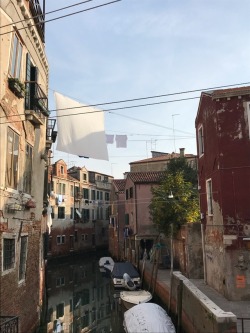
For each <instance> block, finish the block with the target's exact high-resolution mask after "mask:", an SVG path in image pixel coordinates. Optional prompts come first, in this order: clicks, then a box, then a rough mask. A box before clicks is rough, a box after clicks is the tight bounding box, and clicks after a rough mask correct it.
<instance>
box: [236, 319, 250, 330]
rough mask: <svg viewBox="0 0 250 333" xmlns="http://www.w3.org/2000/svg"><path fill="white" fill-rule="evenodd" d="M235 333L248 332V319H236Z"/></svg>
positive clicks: (249, 324) (249, 325)
mask: <svg viewBox="0 0 250 333" xmlns="http://www.w3.org/2000/svg"><path fill="white" fill-rule="evenodd" d="M237 332H238V333H248V332H250V318H249V317H248V318H246V317H245V318H243V317H242V318H240V317H239V318H237Z"/></svg>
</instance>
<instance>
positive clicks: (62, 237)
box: [56, 235, 65, 245]
mask: <svg viewBox="0 0 250 333" xmlns="http://www.w3.org/2000/svg"><path fill="white" fill-rule="evenodd" d="M56 242H57V245H60V244H65V235H59V236H56Z"/></svg>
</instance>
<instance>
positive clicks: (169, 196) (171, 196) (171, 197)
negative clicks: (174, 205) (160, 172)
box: [168, 191, 174, 199]
mask: <svg viewBox="0 0 250 333" xmlns="http://www.w3.org/2000/svg"><path fill="white" fill-rule="evenodd" d="M173 197H174V196H173V193H172V191H171V192H170V194H169V195H168V198H169V199H173Z"/></svg>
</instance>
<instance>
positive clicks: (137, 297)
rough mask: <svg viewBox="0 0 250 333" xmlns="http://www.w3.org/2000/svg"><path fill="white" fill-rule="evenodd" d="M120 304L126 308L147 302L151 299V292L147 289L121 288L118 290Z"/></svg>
mask: <svg viewBox="0 0 250 333" xmlns="http://www.w3.org/2000/svg"><path fill="white" fill-rule="evenodd" d="M120 298H121V301H122V304H123V305H124V307H125V308H126V309H130V308H132V307H133V306H135V305H137V304H141V303H147V302H149V301H150V300H151V299H152V294H151V293H150V292H149V291H147V290H143V289H141V290H134V291H130V290H123V291H121V292H120Z"/></svg>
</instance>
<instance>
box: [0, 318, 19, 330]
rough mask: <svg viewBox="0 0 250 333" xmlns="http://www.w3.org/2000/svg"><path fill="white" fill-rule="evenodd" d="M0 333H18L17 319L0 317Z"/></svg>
mask: <svg viewBox="0 0 250 333" xmlns="http://www.w3.org/2000/svg"><path fill="white" fill-rule="evenodd" d="M0 333H18V317H14V316H0Z"/></svg>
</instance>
